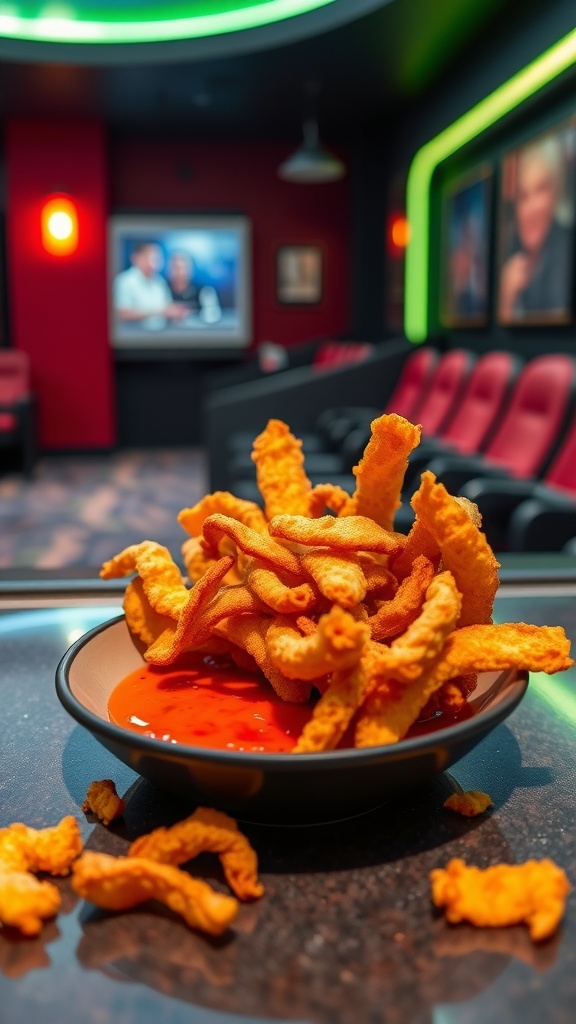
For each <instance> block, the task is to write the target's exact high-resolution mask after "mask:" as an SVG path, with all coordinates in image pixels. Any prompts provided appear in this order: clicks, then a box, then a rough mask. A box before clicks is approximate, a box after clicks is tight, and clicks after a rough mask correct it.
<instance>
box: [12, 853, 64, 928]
mask: <svg viewBox="0 0 576 1024" xmlns="http://www.w3.org/2000/svg"><path fill="white" fill-rule="evenodd" d="M61 902H62V900H61V896H60V893H59V891H58V889H57V888H56V886H55V885H53V884H52V882H41V881H39V880H38V879H37V878H35V877H34V875H32V874H30V873H29V872H27V871H10V870H7V869H4V868H3V867H2V864H1V863H0V925H7V926H8V927H11V928H18V930H19V931H21V932H22V934H23V935H28V936H33V935H38V932H39V931H40V930H41V928H42V924H43V922H44V921H45V920H47V919H48V918H50V917H54V915H55V914H57V913H58V911H59V909H60V904H61Z"/></svg>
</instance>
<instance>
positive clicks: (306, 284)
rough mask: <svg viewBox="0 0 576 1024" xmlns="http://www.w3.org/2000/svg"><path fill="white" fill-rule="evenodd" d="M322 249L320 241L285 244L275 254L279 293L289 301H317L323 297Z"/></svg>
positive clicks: (312, 303)
mask: <svg viewBox="0 0 576 1024" xmlns="http://www.w3.org/2000/svg"><path fill="white" fill-rule="evenodd" d="M322 278H323V266H322V250H321V248H320V246H318V245H282V246H280V248H279V249H278V252H277V256H276V297H277V299H278V301H279V302H281V303H283V304H289V305H299V306H303V305H307V306H310V305H316V304H317V303H319V302H320V300H321V298H322Z"/></svg>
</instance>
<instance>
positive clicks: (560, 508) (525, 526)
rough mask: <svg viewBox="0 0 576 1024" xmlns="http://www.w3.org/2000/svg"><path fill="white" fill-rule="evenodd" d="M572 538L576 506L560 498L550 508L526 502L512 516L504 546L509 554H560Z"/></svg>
mask: <svg viewBox="0 0 576 1024" xmlns="http://www.w3.org/2000/svg"><path fill="white" fill-rule="evenodd" d="M554 497H555V496H554ZM573 537H576V502H574V503H573V504H572V503H570V502H569V501H565V500H564V499H562V498H561V497H560V498H559V501H558V504H553V503H552V501H549V500H547V499H546V500H545V499H543V498H529V499H528V500H527V501H523V502H521V504H520V505H518V508H517V509H515V511H514V512H513V514H512V517H511V519H510V526H509V528H508V537H507V546H508V550H510V551H561V550H562V548H563V547H564V545H565V544H567V543H568V541H569V540H571V539H572V538H573Z"/></svg>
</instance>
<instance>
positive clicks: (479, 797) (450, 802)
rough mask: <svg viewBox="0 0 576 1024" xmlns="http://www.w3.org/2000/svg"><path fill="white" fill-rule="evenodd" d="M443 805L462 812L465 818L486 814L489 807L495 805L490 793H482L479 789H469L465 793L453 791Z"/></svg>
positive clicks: (459, 812) (458, 812)
mask: <svg viewBox="0 0 576 1024" xmlns="http://www.w3.org/2000/svg"><path fill="white" fill-rule="evenodd" d="M443 806H444V807H447V808H448V810H450V811H456V813H457V814H462V815H463V816H464V817H465V818H476V817H477V816H478V815H479V814H484V811H486V810H488V808H489V807H493V806H494V801H493V800H492V797H491V796H488V793H482V792H481V791H480V790H478V789H467V790H466V792H465V793H452V794H451V795H450V796H449V797H448V799H447V800H445V801H444V805H443Z"/></svg>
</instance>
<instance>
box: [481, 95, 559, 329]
mask: <svg viewBox="0 0 576 1024" xmlns="http://www.w3.org/2000/svg"><path fill="white" fill-rule="evenodd" d="M575 223H576V115H572V116H571V117H569V118H565V119H564V120H562V121H560V122H559V123H558V124H556V125H554V127H552V128H549V129H547V130H546V131H544V132H540V133H538V134H537V135H534V136H533V137H532V138H529V139H527V140H526V141H525V142H523V143H522V144H521V145H518V146H516V147H515V148H514V149H511V150H508V152H506V153H504V155H503V156H502V161H501V170H500V193H499V202H498V260H497V268H496V279H497V287H496V309H495V319H496V321H497V323H498V324H500V325H502V326H506V327H511V326H524V325H534V326H540V325H547V324H570V323H572V322H573V319H574V301H573V291H574V288H573V284H574V231H575Z"/></svg>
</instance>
